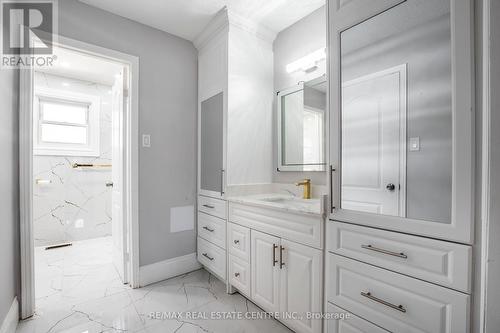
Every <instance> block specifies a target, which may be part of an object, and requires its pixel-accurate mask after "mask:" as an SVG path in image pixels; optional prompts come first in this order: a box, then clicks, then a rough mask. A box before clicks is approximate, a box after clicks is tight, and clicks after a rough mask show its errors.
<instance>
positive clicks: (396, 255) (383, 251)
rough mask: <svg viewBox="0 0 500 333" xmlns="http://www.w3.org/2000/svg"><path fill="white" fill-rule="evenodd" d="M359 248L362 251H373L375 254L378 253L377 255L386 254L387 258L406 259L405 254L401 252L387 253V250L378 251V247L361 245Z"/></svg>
mask: <svg viewBox="0 0 500 333" xmlns="http://www.w3.org/2000/svg"><path fill="white" fill-rule="evenodd" d="M361 247H362V248H363V249H366V250H370V251H375V252H378V253H383V254H387V255H389V256H393V257H398V258H403V259H408V256H407V255H406V254H404V253H403V252H400V253H398V252H393V251H388V250H384V249H380V248H378V247H374V246H372V245H361Z"/></svg>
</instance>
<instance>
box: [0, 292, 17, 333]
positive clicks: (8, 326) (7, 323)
mask: <svg viewBox="0 0 500 333" xmlns="http://www.w3.org/2000/svg"><path fill="white" fill-rule="evenodd" d="M18 322H19V303H18V302H17V297H14V301H13V302H12V305H11V306H10V309H9V312H8V313H7V315H6V316H5V318H4V320H3V322H2V326H0V333H15V332H16V328H17V323H18Z"/></svg>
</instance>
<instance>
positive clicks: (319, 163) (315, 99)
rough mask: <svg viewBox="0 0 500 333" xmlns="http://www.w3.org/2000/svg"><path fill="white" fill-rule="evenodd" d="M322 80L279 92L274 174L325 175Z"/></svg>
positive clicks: (303, 83) (325, 101) (325, 108)
mask: <svg viewBox="0 0 500 333" xmlns="http://www.w3.org/2000/svg"><path fill="white" fill-rule="evenodd" d="M326 90H327V82H326V78H325V76H324V75H323V76H321V77H319V78H316V79H314V80H311V81H307V82H299V84H297V86H294V87H291V88H289V89H285V90H282V91H279V92H278V93H277V95H278V105H277V125H278V171H325V170H326V159H325V121H326V112H327V107H326V103H327V100H326Z"/></svg>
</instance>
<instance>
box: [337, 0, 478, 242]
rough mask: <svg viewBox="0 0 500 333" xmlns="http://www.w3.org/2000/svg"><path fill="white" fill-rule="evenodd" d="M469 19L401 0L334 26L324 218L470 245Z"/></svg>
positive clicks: (423, 1)
mask: <svg viewBox="0 0 500 333" xmlns="http://www.w3.org/2000/svg"><path fill="white" fill-rule="evenodd" d="M470 13H471V3H470V1H468V0H433V1H428V0H406V1H402V2H401V3H399V4H397V5H395V6H393V7H391V8H389V9H387V10H385V11H383V12H380V13H378V14H376V15H374V16H371V17H369V18H361V17H360V19H359V21H358V22H350V24H349V25H347V24H346V26H336V27H335V31H334V33H333V34H332V36H333V39H334V40H333V42H331V43H332V44H331V45H334V46H335V47H336V50H338V51H335V50H331V54H333V55H334V59H333V60H332V63H333V65H332V66H331V68H332V69H335V68H337V69H338V72H337V73H335V72H334V71H333V70H332V72H331V73H330V74H331V76H332V80H335V81H333V82H332V84H331V90H330V96H331V97H330V98H331V101H332V103H333V104H332V105H333V107H332V112H333V113H332V114H333V116H332V117H331V119H330V121H331V125H330V130H331V133H333V136H331V137H330V149H331V151H330V157H331V165H332V176H331V178H332V180H333V181H332V184H335V187H334V188H333V189H332V208H333V209H332V215H331V218H333V219H335V220H339V221H345V222H353V223H359V224H368V225H373V226H377V227H382V228H389V229H394V230H400V231H406V232H410V233H416V234H423V235H430V236H432V237H437V238H446V239H454V240H461V241H464V242H470V241H471V238H472V233H471V223H472V221H473V217H472V212H473V208H472V207H473V202H472V198H473V196H472V192H473V178H474V177H473V161H474V159H473V142H474V141H473V114H472V112H471V109H472V82H473V80H472V78H473V76H472V66H471V64H472V55H471V45H472V44H471V31H472V25H471V20H470V17H471V16H470V15H471V14H470ZM352 23H354V24H352ZM337 103H338V104H337Z"/></svg>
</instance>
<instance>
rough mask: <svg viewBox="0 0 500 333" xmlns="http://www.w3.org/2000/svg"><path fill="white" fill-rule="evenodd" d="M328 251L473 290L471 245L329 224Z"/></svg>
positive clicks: (467, 291) (443, 284) (444, 284)
mask: <svg viewBox="0 0 500 333" xmlns="http://www.w3.org/2000/svg"><path fill="white" fill-rule="evenodd" d="M327 235H328V239H327V249H328V251H331V252H334V253H337V254H340V255H343V256H346V257H349V258H353V259H356V260H360V261H364V262H366V263H369V264H371V265H375V266H379V267H382V268H387V269H389V270H392V271H395V272H398V273H402V274H406V275H410V276H413V277H416V278H419V279H422V280H425V281H429V282H433V283H436V284H439V285H442V286H445V287H449V288H453V289H456V290H460V291H463V292H466V293H470V291H471V275H472V274H471V260H472V248H471V247H470V246H467V245H460V244H455V243H450V242H445V241H439V240H433V239H427V238H423V237H417V236H410V235H405V234H401V233H396V232H391V231H384V230H379V229H374V228H368V227H361V226H357V225H352V224H348V223H340V222H329V223H327Z"/></svg>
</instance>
